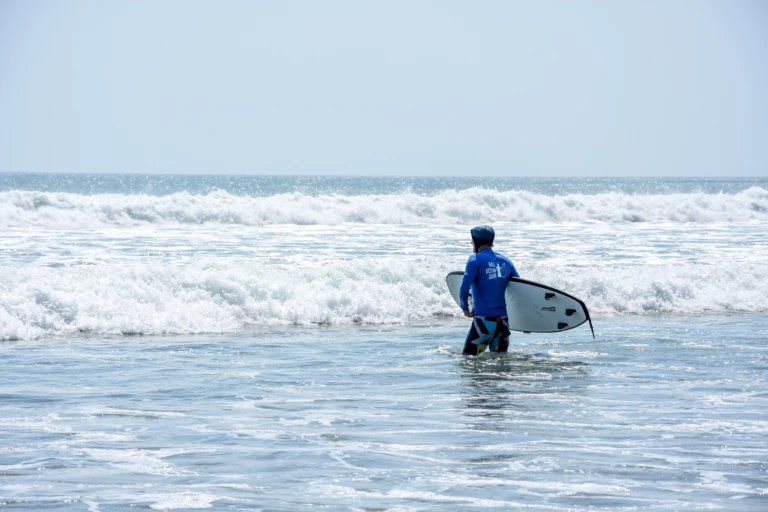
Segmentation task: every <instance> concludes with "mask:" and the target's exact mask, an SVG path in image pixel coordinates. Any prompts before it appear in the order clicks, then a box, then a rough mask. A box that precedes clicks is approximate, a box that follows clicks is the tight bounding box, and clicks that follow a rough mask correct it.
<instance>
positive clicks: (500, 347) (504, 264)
mask: <svg viewBox="0 0 768 512" xmlns="http://www.w3.org/2000/svg"><path fill="white" fill-rule="evenodd" d="M471 234H472V248H473V251H472V252H473V253H474V254H472V256H470V257H469V259H468V260H467V267H466V269H465V270H464V278H463V280H462V281H461V291H460V294H459V295H460V299H461V304H460V305H461V309H462V311H464V316H467V317H469V318H472V326H471V327H470V328H469V333H468V334H467V340H466V341H465V342H464V350H463V351H462V353H463V354H464V355H477V354H480V353H482V352H483V351H484V350H486V349H490V351H491V352H506V351H507V349H508V348H509V319H508V318H507V304H506V300H505V299H504V292H505V291H506V289H507V283H508V282H509V276H510V275H512V276H513V277H520V274H518V273H517V270H516V269H515V266H514V265H513V264H512V261H511V260H510V259H509V258H507V257H506V256H503V255H501V254H499V253H497V252H495V251H494V250H493V239H494V238H495V236H496V233H495V232H494V231H493V228H492V227H490V226H477V227H475V228H472V231H471ZM470 288H471V289H472V298H473V300H474V310H473V311H470V310H469V290H470Z"/></svg>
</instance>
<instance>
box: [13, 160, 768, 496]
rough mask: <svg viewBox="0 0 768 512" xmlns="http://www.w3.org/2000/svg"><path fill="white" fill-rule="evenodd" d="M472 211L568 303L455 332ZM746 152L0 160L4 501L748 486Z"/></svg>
mask: <svg viewBox="0 0 768 512" xmlns="http://www.w3.org/2000/svg"><path fill="white" fill-rule="evenodd" d="M481 223H489V224H492V225H493V226H494V228H495V229H496V232H497V244H496V249H497V250H499V251H500V252H502V253H504V254H506V255H508V256H509V257H510V258H511V259H512V260H513V261H514V262H515V265H516V267H517V268H518V270H519V271H520V273H521V275H522V276H523V277H525V278H528V279H531V280H535V281H539V282H543V283H546V284H549V285H551V286H554V287H556V288H561V289H564V290H567V291H568V292H570V293H572V294H574V295H576V296H578V297H580V298H582V299H583V300H584V301H585V302H586V303H587V305H588V306H589V308H590V311H591V312H592V315H593V317H594V324H595V331H596V335H597V343H598V347H599V349H600V354H598V353H597V352H596V350H595V345H594V343H593V341H592V338H591V336H590V334H589V330H588V328H585V327H582V328H579V329H575V330H572V331H568V332H565V333H560V334H550V335H537V334H531V335H524V334H519V333H515V334H514V335H513V338H512V343H511V348H510V353H509V354H506V355H492V354H484V355H482V356H480V357H477V358H474V357H469V358H467V357H462V356H460V355H459V354H458V353H459V352H460V349H461V345H462V342H463V339H464V336H465V334H466V330H467V327H468V324H467V321H466V320H465V319H463V317H461V316H460V312H459V311H458V308H457V307H456V305H455V303H454V302H453V300H452V299H451V297H450V295H449V294H448V292H447V289H446V287H445V283H444V277H445V274H446V273H447V272H449V271H453V270H461V269H462V268H463V265H464V263H465V262H466V258H467V256H468V255H469V253H470V250H471V244H470V241H469V236H468V231H469V229H470V228H471V227H472V226H473V225H476V224H481ZM767 226H768V179H760V178H755V179H712V180H705V179H608V178H606V179H531V178H528V179H498V178H493V179H490V178H482V179H468V178H329V177H323V178H311V177H292V178H286V177H238V176H99V175H33V174H26V175H23V174H15V175H14V174H0V227H1V229H0V340H4V341H3V342H2V344H0V364H1V365H2V369H3V371H2V373H0V508H7V509H19V510H40V509H44V510H46V509H47V510H91V511H93V510H101V511H109V510H127V509H131V508H139V509H142V508H144V509H147V508H149V509H159V510H166V509H203V508H213V509H222V510H224V509H226V510H307V509H310V508H314V509H321V510H350V511H352V510H436V509H439V510H465V509H468V508H470V509H477V510H485V509H512V510H514V509H525V508H532V509H537V510H587V509H592V510H657V509H670V510H680V509H690V510H700V509H707V510H711V509H719V510H765V509H767V508H768V474H767V473H766V464H768V445H767V444H766V441H765V440H766V438H767V437H766V436H767V435H768V418H766V412H767V411H768V385H766V378H768V366H767V365H766V363H768V361H767V360H766V358H768V352H767V351H768V347H766V338H768V314H766V313H768V237H767V236H766V227H767Z"/></svg>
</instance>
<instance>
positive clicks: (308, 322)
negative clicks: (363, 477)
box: [0, 261, 768, 340]
mask: <svg viewBox="0 0 768 512" xmlns="http://www.w3.org/2000/svg"><path fill="white" fill-rule="evenodd" d="M449 270H455V269H452V268H449V266H448V265H445V264H443V263H434V264H429V263H416V262H411V263H396V262H392V261H376V262H355V261H343V262H336V263H332V264H325V265H322V266H321V265H318V266H317V267H315V268H306V267H302V268H295V267H290V266H275V267H269V268H265V267H263V266H260V265H257V264H248V263H234V264H233V263H231V262H227V263H222V262H216V261H211V262H208V263H204V262H197V263H194V264H190V265H189V266H184V267H175V266H171V265H134V266H117V265H110V264H103V265H82V266H77V267H59V268H51V267H20V268H2V269H0V340H17V339H36V338H42V337H50V336H71V335H82V334H101V335H131V334H146V335H168V334H193V333H223V332H235V331H239V330H243V329H248V328H253V327H256V326H291V325H294V326H318V325H364V324H368V325H371V324H407V323H409V322H414V321H424V320H430V319H432V320H434V319H435V318H439V317H443V318H445V317H448V318H450V317H459V316H460V312H459V310H458V308H457V306H456V304H455V303H454V302H453V299H452V298H451V296H450V295H449V293H448V291H447V289H446V286H445V282H444V276H445V274H446V273H447V272H448V271H449ZM524 277H526V278H528V279H532V280H534V281H539V282H542V283H546V284H549V285H551V286H554V287H556V288H560V289H563V290H565V291H568V292H570V293H573V294H575V295H576V296H578V297H580V298H582V299H583V300H585V302H586V303H587V305H588V307H589V308H590V311H591V312H592V313H593V315H598V316H599V315H617V314H621V315H626V314H639V315H649V314H660V313H668V314H701V313H727V312H765V311H768V275H766V273H765V271H764V267H762V266H761V265H759V264H753V263H732V264H730V266H729V265H728V264H723V265H720V266H717V267H716V266H710V265H699V264H690V265H685V264H682V265H679V266H668V267H667V266H664V267H661V266H660V267H658V268H656V270H655V272H652V273H651V272H648V271H647V269H646V270H644V271H643V272H639V271H638V269H637V268H614V269H610V268H609V269H605V268H602V269H597V268H595V269H583V268H558V269H549V270H545V269H539V270H538V271H537V272H533V273H530V274H526V275H524ZM585 335H586V334H585Z"/></svg>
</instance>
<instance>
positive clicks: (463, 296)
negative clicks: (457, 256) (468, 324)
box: [459, 256, 477, 316]
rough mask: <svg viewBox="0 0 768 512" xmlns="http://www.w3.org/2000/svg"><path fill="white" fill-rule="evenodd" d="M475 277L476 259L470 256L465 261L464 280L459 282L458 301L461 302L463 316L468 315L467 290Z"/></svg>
mask: <svg viewBox="0 0 768 512" xmlns="http://www.w3.org/2000/svg"><path fill="white" fill-rule="evenodd" d="M475 276H477V259H475V257H474V256H470V258H469V259H468V260H467V267H466V268H465V269H464V279H462V280H461V289H460V290H459V300H460V301H461V310H462V311H463V312H464V314H465V315H467V316H470V314H469V290H470V288H471V287H472V283H473V282H474V280H475Z"/></svg>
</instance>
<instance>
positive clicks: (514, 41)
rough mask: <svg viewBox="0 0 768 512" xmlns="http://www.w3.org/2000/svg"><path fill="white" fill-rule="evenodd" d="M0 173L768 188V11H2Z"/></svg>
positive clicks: (115, 7) (35, 5)
mask: <svg viewBox="0 0 768 512" xmlns="http://www.w3.org/2000/svg"><path fill="white" fill-rule="evenodd" d="M0 171H6V172H87V173H174V174H187V173H205V174H267V175H290V174H300V175H376V176H387V175H400V176H402V175H411V176H429V175H437V176H766V175H768V2H764V1H762V0H754V1H748V0H743V1H741V0H723V1H711V0H676V1H654V0H650V1H630V0H626V1H613V0H605V1H598V0H593V1H587V0H582V1H559V2H558V1H547V0H545V1H533V0H531V1H528V2H516V1H476V2H469V1H463V2H453V1H420V0H407V1H397V0H393V1H336V0H326V1H271V2H267V1H263V2H259V1H235V0H222V1H205V2H203V1H195V0H179V1H174V0H164V1H154V0H153V1H141V0H137V1H127V0H126V1H107V2H104V1H84V0H69V1H64V0H47V1H44V0H19V1H14V0H0Z"/></svg>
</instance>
